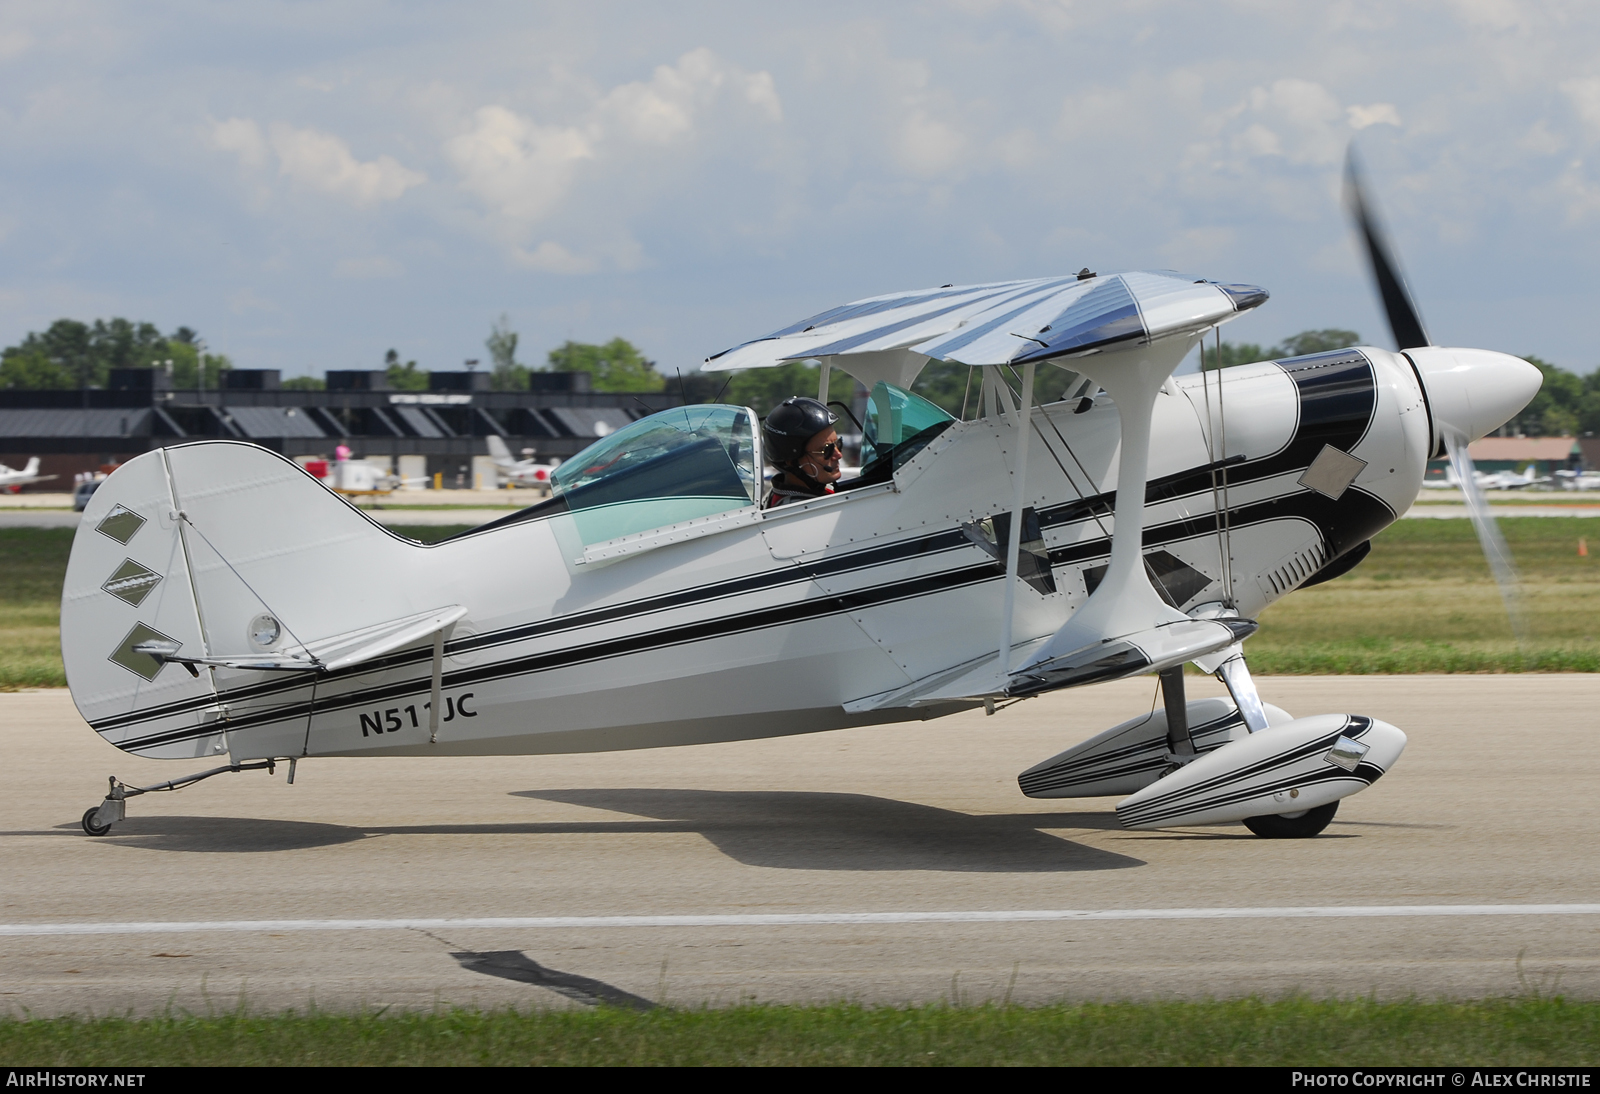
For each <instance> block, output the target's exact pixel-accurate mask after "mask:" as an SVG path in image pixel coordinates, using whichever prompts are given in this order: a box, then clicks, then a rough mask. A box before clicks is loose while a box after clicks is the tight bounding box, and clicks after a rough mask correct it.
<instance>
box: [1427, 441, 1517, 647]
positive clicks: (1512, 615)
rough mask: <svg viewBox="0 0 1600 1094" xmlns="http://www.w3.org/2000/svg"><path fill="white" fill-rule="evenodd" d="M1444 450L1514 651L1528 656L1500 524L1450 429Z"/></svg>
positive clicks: (1514, 574)
mask: <svg viewBox="0 0 1600 1094" xmlns="http://www.w3.org/2000/svg"><path fill="white" fill-rule="evenodd" d="M1444 447H1445V451H1447V452H1448V453H1449V454H1450V466H1451V468H1453V469H1454V470H1455V473H1456V478H1457V480H1459V485H1460V486H1461V493H1462V494H1463V495H1464V496H1465V497H1466V499H1467V514H1468V515H1469V516H1471V517H1472V527H1473V529H1474V530H1475V531H1476V532H1477V533H1478V543H1479V544H1481V545H1482V547H1483V557H1484V558H1486V559H1488V560H1489V569H1490V571H1491V572H1492V573H1493V574H1494V580H1495V584H1497V585H1499V586H1500V599H1501V600H1502V601H1504V602H1505V606H1506V618H1508V619H1509V620H1510V621H1511V633H1512V634H1514V635H1515V636H1516V639H1517V648H1518V649H1519V650H1521V651H1522V653H1523V656H1527V654H1528V617H1527V614H1526V613H1525V612H1524V611H1523V607H1522V582H1521V579H1520V578H1518V577H1517V565H1516V562H1515V561H1514V560H1513V559H1512V557H1511V549H1510V548H1509V547H1507V546H1506V540H1505V537H1504V536H1502V535H1501V534H1500V525H1499V524H1497V523H1496V522H1495V519H1494V514H1493V513H1492V512H1490V510H1489V502H1488V499H1486V498H1485V497H1484V496H1483V489H1482V488H1481V487H1479V486H1478V478H1477V474H1476V469H1475V468H1474V467H1473V464H1472V457H1471V456H1470V455H1468V454H1467V442H1466V441H1465V440H1463V439H1462V438H1461V437H1459V436H1457V435H1456V433H1455V432H1454V431H1453V430H1449V429H1447V430H1445V431H1444Z"/></svg>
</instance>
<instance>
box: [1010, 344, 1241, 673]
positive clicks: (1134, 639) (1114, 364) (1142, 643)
mask: <svg viewBox="0 0 1600 1094" xmlns="http://www.w3.org/2000/svg"><path fill="white" fill-rule="evenodd" d="M1193 345H1194V339H1193V338H1192V337H1190V338H1182V337H1176V338H1161V339H1151V340H1150V341H1148V342H1142V343H1136V344H1134V345H1131V346H1129V347H1128V348H1126V349H1122V350H1119V351H1116V352H1110V353H1102V354H1095V355H1092V356H1086V357H1082V358H1077V359H1074V360H1073V362H1072V367H1073V368H1074V369H1075V370H1076V371H1077V372H1079V373H1081V374H1082V375H1084V376H1086V377H1088V378H1089V379H1091V380H1093V381H1094V382H1096V383H1097V384H1099V385H1100V386H1101V387H1103V388H1105V390H1106V392H1107V393H1108V394H1109V395H1110V396H1111V399H1112V401H1113V402H1114V403H1115V404H1116V407H1117V419H1118V423H1119V424H1120V426H1121V431H1122V451H1121V453H1120V457H1119V462H1118V465H1117V499H1116V508H1115V523H1114V525H1113V526H1112V531H1111V563H1110V566H1109V567H1108V568H1107V570H1106V573H1105V576H1104V577H1103V578H1101V579H1100V584H1099V586H1098V587H1097V588H1096V589H1095V591H1094V592H1093V593H1092V594H1091V595H1090V597H1089V599H1088V600H1087V601H1085V602H1084V604H1083V606H1082V607H1081V608H1079V609H1078V610H1077V611H1075V612H1074V613H1072V616H1071V618H1069V619H1068V620H1067V622H1066V623H1065V624H1064V625H1063V626H1062V628H1061V629H1060V630H1058V631H1057V632H1056V633H1055V634H1054V635H1052V636H1051V637H1050V638H1049V640H1048V641H1046V642H1045V643H1044V645H1043V646H1041V647H1040V648H1039V649H1038V650H1037V651H1036V652H1035V653H1034V654H1033V656H1032V657H1030V658H1028V660H1027V661H1026V662H1025V663H1024V664H1023V665H1022V666H1020V667H1019V668H1018V669H1016V670H1015V671H1014V672H1013V673H1011V674H1010V686H1009V688H1008V692H1009V693H1010V694H1013V695H1017V694H1030V693H1036V692H1039V691H1046V690H1051V689H1053V688H1058V687H1072V686H1073V685H1075V684H1083V683H1091V682H1093V681H1095V680H1114V679H1118V678H1120V677H1123V676H1134V675H1138V674H1140V673H1144V672H1150V671H1157V672H1159V671H1160V670H1162V669H1165V668H1170V667H1172V666H1174V665H1181V664H1183V663H1184V662H1185V661H1190V660H1193V659H1194V658H1195V657H1198V656H1201V655H1203V654H1206V653H1210V652H1212V651H1214V650H1217V649H1221V648H1223V647H1226V646H1229V645H1232V644H1233V643H1235V642H1237V641H1239V640H1240V639H1241V638H1243V637H1245V636H1246V635H1248V634H1250V633H1252V632H1254V630H1255V624H1254V623H1252V622H1250V621H1248V620H1239V619H1232V618H1230V619H1227V620H1197V619H1191V618H1190V617H1189V616H1187V615H1185V614H1183V613H1182V612H1180V611H1179V610H1178V609H1176V608H1174V607H1172V606H1171V605H1169V604H1167V603H1166V602H1165V601H1164V600H1162V599H1161V597H1160V595H1159V594H1158V593H1157V592H1156V590H1155V587H1154V586H1153V585H1151V584H1150V578H1149V576H1148V574H1147V573H1146V571H1145V565H1144V552H1143V548H1144V517H1145V513H1144V508H1145V486H1146V483H1147V481H1148V479H1149V467H1150V427H1151V420H1152V418H1153V415H1154V413H1155V405H1156V399H1157V398H1158V397H1159V395H1160V394H1161V390H1162V388H1163V386H1164V385H1165V384H1166V382H1167V380H1168V378H1170V377H1171V375H1172V373H1173V371H1174V370H1175V369H1176V368H1177V367H1178V365H1179V364H1180V363H1181V362H1182V361H1183V358H1184V356H1185V355H1186V354H1187V353H1188V351H1189V349H1190V348H1191V347H1192V346H1193ZM1015 519H1016V518H1015V517H1013V520H1015ZM1014 526H1015V525H1014Z"/></svg>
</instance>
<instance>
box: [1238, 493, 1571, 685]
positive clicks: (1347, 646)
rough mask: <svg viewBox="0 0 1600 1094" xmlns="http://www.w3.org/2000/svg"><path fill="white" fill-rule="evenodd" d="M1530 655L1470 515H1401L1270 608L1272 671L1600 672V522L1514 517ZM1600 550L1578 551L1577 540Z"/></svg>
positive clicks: (1265, 620)
mask: <svg viewBox="0 0 1600 1094" xmlns="http://www.w3.org/2000/svg"><path fill="white" fill-rule="evenodd" d="M1499 523H1500V529H1501V532H1502V533H1503V534H1504V536H1505V538H1506V543H1507V545H1508V546H1509V547H1510V548H1511V553H1512V556H1513V557H1514V558H1515V560H1516V565H1517V569H1518V572H1519V574H1520V576H1521V578H1522V601H1523V604H1524V610H1525V614H1526V617H1527V620H1528V629H1529V642H1528V649H1527V651H1526V655H1525V654H1524V652H1523V651H1521V650H1520V649H1519V648H1518V646H1517V643H1516V641H1515V639H1514V637H1513V635H1512V631H1511V626H1510V623H1509V622H1508V621H1507V618H1506V609H1505V605H1504V603H1503V602H1502V600H1501V598H1500V591H1499V588H1498V586H1496V585H1495V583H1494V580H1493V578H1492V576H1491V575H1490V573H1489V566H1488V563H1486V562H1485V561H1484V558H1483V552H1482V551H1481V549H1480V548H1479V546H1478V540H1477V537H1476V536H1475V535H1474V533H1473V530H1472V524H1471V522H1470V521H1467V520H1402V521H1397V522H1396V523H1395V524H1393V525H1391V526H1390V527H1389V528H1387V529H1385V530H1384V531H1383V533H1382V534H1380V535H1379V536H1378V537H1377V538H1376V539H1374V540H1373V544H1372V554H1371V555H1369V556H1368V557H1367V559H1366V560H1365V561H1363V562H1362V563H1361V565H1359V566H1357V567H1356V568H1355V569H1354V570H1352V571H1351V572H1350V573H1349V574H1346V575H1345V576H1344V577H1341V578H1337V579H1336V580H1333V581H1329V582H1327V583H1325V584H1322V585H1318V586H1314V587H1313V588H1310V589H1303V590H1301V591H1299V592H1296V593H1293V594H1291V595H1290V596H1287V597H1285V598H1284V599H1283V600H1281V601H1279V602H1278V603H1276V604H1274V605H1273V606H1272V607H1270V608H1268V609H1267V610H1266V611H1265V612H1263V613H1262V616H1261V630H1260V631H1259V632H1257V634H1256V636H1255V637H1254V638H1252V639H1251V640H1250V643H1249V646H1248V651H1249V655H1250V667H1251V670H1252V671H1254V672H1262V673H1406V672H1520V671H1535V672H1600V643H1597V642H1596V639H1597V638H1600V518H1594V517H1505V518H1501V520H1500V522H1499ZM1580 538H1582V539H1585V540H1587V541H1588V542H1590V543H1592V544H1594V554H1592V555H1590V556H1589V557H1586V558H1585V557H1580V556H1579V555H1578V541H1579V539H1580Z"/></svg>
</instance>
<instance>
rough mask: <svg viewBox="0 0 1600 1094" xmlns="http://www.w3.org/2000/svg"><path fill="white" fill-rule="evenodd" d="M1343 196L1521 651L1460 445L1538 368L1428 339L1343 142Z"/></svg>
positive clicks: (1506, 569) (1522, 626)
mask: <svg viewBox="0 0 1600 1094" xmlns="http://www.w3.org/2000/svg"><path fill="white" fill-rule="evenodd" d="M1345 199H1346V201H1347V202H1348V204H1349V206H1350V215H1351V217H1352V218H1353V219H1354V220H1355V223H1356V227H1357V228H1358V229H1359V230H1360V232H1361V238H1362V240H1363V241H1364V242H1365V244H1366V249H1367V258H1368V260H1369V261H1370V262H1371V263H1372V279H1373V281H1374V282H1375V283H1376V285H1377V289H1378V295H1379V297H1380V298H1381V299H1382V300H1383V310H1384V314H1385V315H1386V316H1387V318H1388V320H1389V330H1390V332H1391V333H1392V334H1393V335H1394V340H1395V345H1396V348H1398V349H1399V350H1400V351H1401V352H1402V353H1403V354H1404V355H1405V356H1406V357H1407V358H1408V359H1409V360H1410V361H1411V364H1412V366H1413V367H1414V368H1415V369H1416V371H1417V378H1418V379H1419V380H1420V381H1421V383H1422V388H1423V394H1424V397H1425V398H1426V399H1427V401H1428V413H1429V416H1430V417H1431V419H1432V422H1433V433H1434V435H1433V437H1432V438H1431V439H1430V443H1431V445H1432V448H1431V450H1430V455H1437V454H1438V453H1439V451H1440V450H1441V449H1443V451H1444V452H1445V453H1447V454H1448V456H1449V458H1450V465H1451V467H1452V468H1454V469H1455V473H1456V477H1457V478H1458V479H1459V480H1460V482H1461V492H1462V493H1463V494H1464V495H1465V496H1466V500H1467V512H1468V514H1469V515H1470V516H1471V517H1472V526H1473V528H1474V529H1475V530H1476V531H1477V533H1478V542H1479V543H1480V544H1481V545H1482V547H1483V554H1484V557H1485V558H1487V559H1488V561H1489V569H1490V570H1491V571H1492V572H1493V573H1494V579H1495V582H1496V584H1498V585H1499V587H1500V598H1501V599H1502V600H1503V601H1504V602H1505V606H1506V615H1507V617H1508V618H1509V619H1510V621H1511V630H1512V632H1513V633H1514V634H1515V635H1516V639H1517V645H1518V647H1520V648H1521V649H1522V650H1523V651H1524V652H1526V651H1527V649H1528V628H1527V617H1526V615H1525V613H1524V612H1523V610H1522V592H1521V583H1520V581H1519V579H1518V577H1517V570H1516V564H1515V563H1514V562H1513V560H1512V557H1511V551H1510V549H1509V548H1508V547H1507V546H1506V541H1505V537H1504V536H1502V535H1501V534H1500V526H1499V525H1498V524H1497V523H1496V522H1495V519H1494V514H1493V513H1492V512H1490V510H1489V503H1488V501H1487V500H1486V499H1485V498H1484V496H1483V490H1482V489H1481V488H1480V487H1479V486H1478V482H1477V477H1476V475H1475V474H1474V469H1473V465H1472V458H1471V457H1470V456H1469V455H1468V453H1467V446H1468V445H1469V444H1470V443H1471V442H1472V441H1474V440H1477V439H1478V438H1479V437H1482V436H1485V435H1486V434H1488V433H1489V432H1490V431H1491V430H1494V429H1497V428H1499V427H1500V426H1501V425H1502V424H1504V423H1505V422H1506V421H1508V420H1510V418H1511V417H1512V416H1513V415H1515V414H1516V413H1517V412H1518V411H1520V410H1521V409H1522V408H1523V407H1524V406H1526V405H1527V404H1528V401H1529V400H1530V399H1532V398H1533V396H1534V395H1535V394H1537V393H1538V390H1539V385H1540V384H1541V383H1542V382H1543V379H1544V377H1543V376H1542V375H1541V374H1540V372H1539V370H1538V369H1536V368H1534V367H1533V366H1532V365H1530V364H1528V363H1527V362H1526V361H1524V360H1522V359H1521V358H1518V357H1512V356H1510V355H1508V354H1504V353H1494V352H1491V351H1489V350H1474V349H1444V348H1441V347H1438V346H1435V345H1434V344H1433V341H1432V339H1430V338H1429V337H1428V333H1427V330H1426V329H1425V328H1424V327H1423V325H1422V316H1421V315H1420V314H1419V313H1418V311H1417V307H1416V304H1415V303H1414V302H1413V301H1412V299H1411V294H1410V292H1408V291H1407V289H1406V284H1405V280H1404V279H1403V278H1402V277H1401V276H1400V268H1399V265H1398V263H1396V262H1395V260H1394V254H1393V252H1392V251H1391V250H1390V248H1389V243H1388V240H1387V239H1386V238H1385V237H1384V233H1383V231H1382V230H1381V229H1380V228H1379V227H1378V225H1377V222H1376V220H1375V218H1374V217H1373V215H1372V207H1371V202H1370V201H1369V200H1368V199H1367V196H1366V191H1365V186H1364V183H1363V180H1362V172H1361V168H1360V166H1359V165H1358V163H1357V161H1356V155H1355V149H1354V148H1351V150H1350V153H1349V156H1348V158H1347V160H1346V163H1345Z"/></svg>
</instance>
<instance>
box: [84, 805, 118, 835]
mask: <svg viewBox="0 0 1600 1094" xmlns="http://www.w3.org/2000/svg"><path fill="white" fill-rule="evenodd" d="M98 812H100V807H99V806H98V805H96V806H92V807H91V808H90V809H89V811H88V812H86V813H85V814H84V815H83V830H84V831H85V832H87V833H88V834H89V835H91V836H103V835H105V834H106V833H107V832H109V831H111V826H110V825H109V824H96V823H95V822H94V815H95V814H96V813H98Z"/></svg>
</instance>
